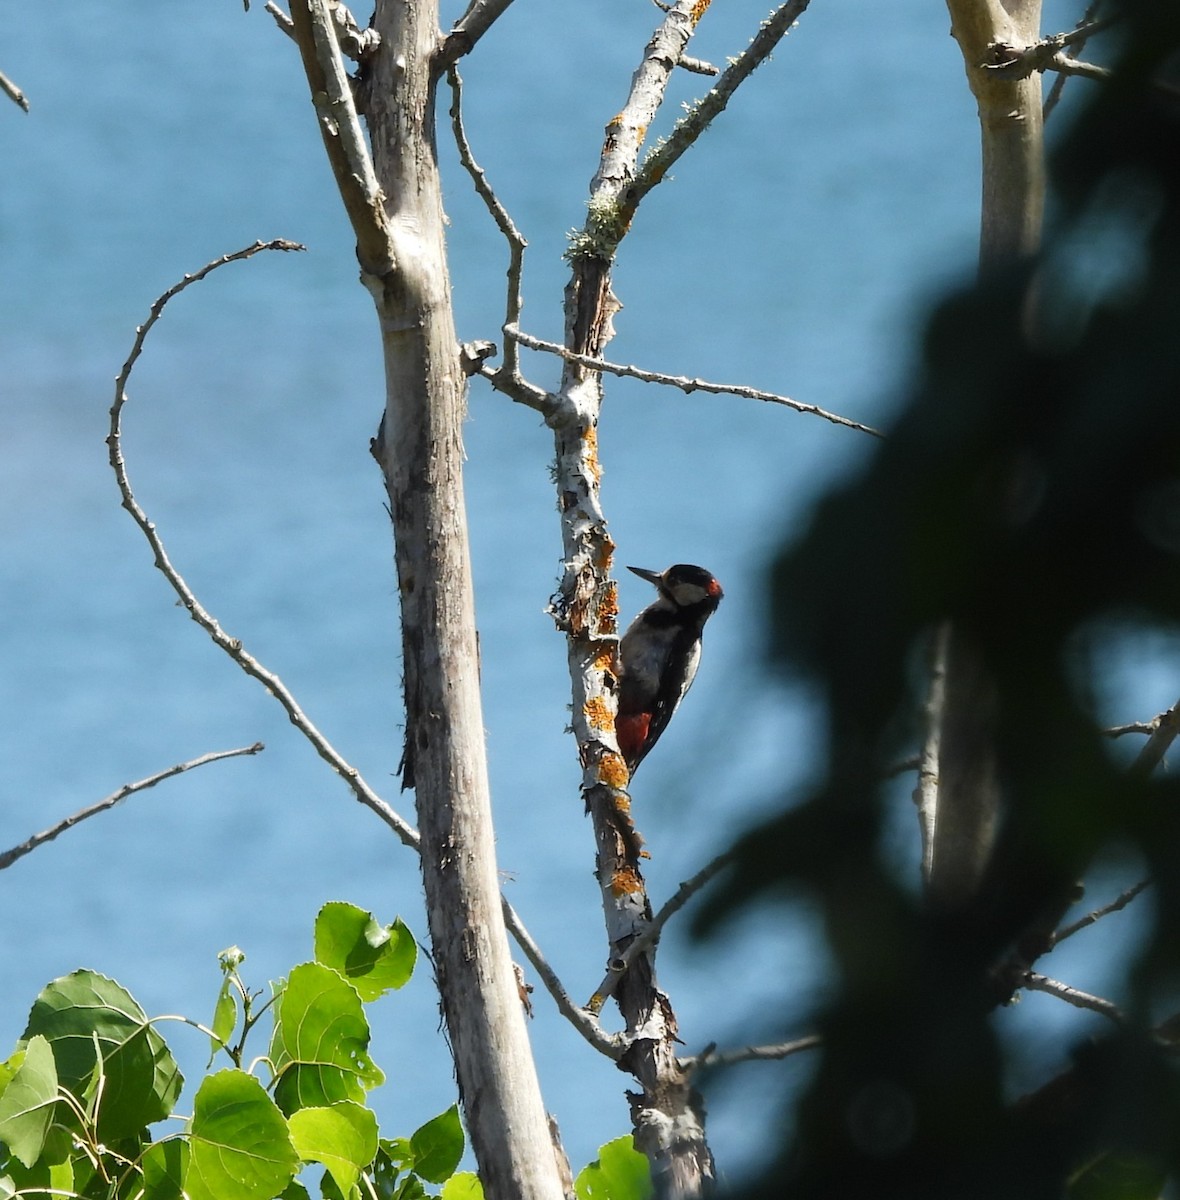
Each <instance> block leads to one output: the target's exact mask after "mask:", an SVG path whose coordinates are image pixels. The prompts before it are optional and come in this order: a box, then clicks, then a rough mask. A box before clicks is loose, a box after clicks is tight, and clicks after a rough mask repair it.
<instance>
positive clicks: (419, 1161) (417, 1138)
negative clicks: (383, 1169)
mask: <svg viewBox="0 0 1180 1200" xmlns="http://www.w3.org/2000/svg"><path fill="white" fill-rule="evenodd" d="M463 1144H464V1143H463V1126H462V1125H461V1124H460V1123H459V1106H458V1105H457V1104H452V1105H451V1107H450V1108H448V1109H447V1111H446V1112H444V1113H440V1114H439V1115H438V1116H437V1117H435V1118H433V1119H432V1120H430V1121H427V1122H426V1124H425V1125H423V1126H422V1127H421V1128H420V1129H417V1130H415V1132H414V1134H413V1136H412V1137H411V1138H410V1147H411V1149H412V1150H413V1152H414V1162H413V1171H414V1174H415V1175H421V1176H422V1178H423V1179H426V1180H428V1181H429V1182H430V1183H442V1182H443V1180H445V1179H449V1178H450V1177H451V1176H452V1175H453V1174H454V1173H455V1168H456V1167H457V1166H458V1165H459V1160H460V1159H461V1158H462V1157H463Z"/></svg>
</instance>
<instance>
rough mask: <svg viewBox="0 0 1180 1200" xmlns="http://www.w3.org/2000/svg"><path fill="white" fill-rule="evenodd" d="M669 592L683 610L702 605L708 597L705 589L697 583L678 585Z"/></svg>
mask: <svg viewBox="0 0 1180 1200" xmlns="http://www.w3.org/2000/svg"><path fill="white" fill-rule="evenodd" d="M669 590H670V592H671V596H672V599H673V600H675V601H676V603H677V604H678V605H680V607H681V608H691V607H692V605H694V604H700V602H701V601H702V600H704V599H705V598H706V596H707V593H706V591H705V589H704V588H703V587H701V586H699V585H698V584H695V583H678V584H677V585H676V586H675V587H674V588H671V589H669Z"/></svg>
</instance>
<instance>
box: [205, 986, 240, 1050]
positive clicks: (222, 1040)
mask: <svg viewBox="0 0 1180 1200" xmlns="http://www.w3.org/2000/svg"><path fill="white" fill-rule="evenodd" d="M237 1023H238V997H237V992H236V991H235V990H234V987H233V985H232V984H231V983H230V981H229V980H228V979H223V980H222V981H221V991H219V992H218V993H217V1003H216V1004H215V1005H214V1006H213V1023H212V1025H210V1029H212V1030H213V1034H214V1036H213V1037H211V1038H210V1039H209V1062H210V1063H212V1061H213V1060H214V1059H215V1058H216V1057H217V1053H218V1051H219V1050H221V1049H223V1048H224V1046H225V1045H226V1044H227V1043H228V1042H229V1039H230V1037H231V1036H232V1034H233V1031H234V1028H235V1026H236V1025H237Z"/></svg>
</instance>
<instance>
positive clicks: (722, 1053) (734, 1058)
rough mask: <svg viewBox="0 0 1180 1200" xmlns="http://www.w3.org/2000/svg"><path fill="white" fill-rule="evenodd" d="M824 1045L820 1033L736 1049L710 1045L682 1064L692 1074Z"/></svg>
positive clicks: (764, 1059)
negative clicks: (707, 1068) (718, 1048)
mask: <svg viewBox="0 0 1180 1200" xmlns="http://www.w3.org/2000/svg"><path fill="white" fill-rule="evenodd" d="M822 1045H823V1038H822V1037H820V1035H819V1034H818V1033H812V1034H809V1035H808V1036H807V1037H801V1038H796V1039H795V1040H794V1041H793V1042H776V1043H774V1044H773V1045H767V1046H741V1047H738V1048H737V1049H734V1050H717V1049H716V1047H714V1046H708V1047H706V1048H705V1049H704V1050H702V1051H701V1053H700V1054H697V1055H695V1056H693V1057H692V1058H682V1059H681V1060H680V1065H681V1066H682V1067H683V1068H684V1070H685V1071H687V1072H688V1073H689V1074H690V1075H695V1074H696V1072H698V1071H700V1070H703V1069H704V1068H705V1067H731V1066H733V1065H734V1064H735V1063H743V1062H772V1061H775V1060H777V1059H782V1058H790V1056H791V1055H792V1054H799V1053H801V1052H802V1051H804V1050H814V1049H815V1048H816V1047H817V1046H822Z"/></svg>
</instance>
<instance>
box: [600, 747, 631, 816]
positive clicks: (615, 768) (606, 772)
mask: <svg viewBox="0 0 1180 1200" xmlns="http://www.w3.org/2000/svg"><path fill="white" fill-rule="evenodd" d="M598 778H599V781H600V782H602V783H605V784H606V786H607V787H609V788H614V789H615V790H616V791H622V789H623V788H625V787H626V786H627V784H628V783H629V782H630V780H631V773H630V772H629V771H628V770H627V763H626V760H625V759H624V758H623V756H622V755H621V754H616V753H615V752H614V751H613V750H608V751H607V752H606V753H605V754H604V755H603V756H602V757H601V758H600V759H599V760H598ZM623 795H624V796H625V795H626V793H625V792H623ZM617 804H618V807H619V808H620V809H622V807H623V799H622V796H620V797H619V799H618V801H617ZM627 807H628V808H630V797H628V799H627Z"/></svg>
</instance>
